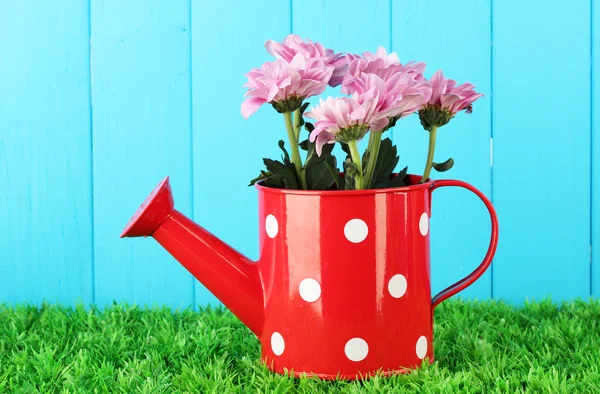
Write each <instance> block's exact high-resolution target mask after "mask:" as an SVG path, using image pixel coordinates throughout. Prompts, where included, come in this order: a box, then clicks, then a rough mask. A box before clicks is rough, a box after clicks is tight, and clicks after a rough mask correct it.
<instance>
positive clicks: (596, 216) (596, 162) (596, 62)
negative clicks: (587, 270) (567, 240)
mask: <svg viewBox="0 0 600 394" xmlns="http://www.w3.org/2000/svg"><path fill="white" fill-rule="evenodd" d="M591 22H592V36H591V40H592V47H591V48H592V67H593V68H592V75H591V77H592V81H591V82H592V84H591V89H592V92H591V93H592V106H591V110H592V111H591V121H592V122H591V123H592V124H591V126H592V130H591V137H592V138H591V141H592V145H591V151H592V173H591V179H592V195H591V198H592V200H591V202H592V204H591V208H592V220H591V222H592V232H591V236H592V237H591V238H592V240H591V243H592V250H591V252H592V253H591V254H592V295H594V296H596V297H597V296H598V295H599V294H600V83H599V81H600V28H599V27H598V26H599V24H600V7H598V5H594V4H592V19H591Z"/></svg>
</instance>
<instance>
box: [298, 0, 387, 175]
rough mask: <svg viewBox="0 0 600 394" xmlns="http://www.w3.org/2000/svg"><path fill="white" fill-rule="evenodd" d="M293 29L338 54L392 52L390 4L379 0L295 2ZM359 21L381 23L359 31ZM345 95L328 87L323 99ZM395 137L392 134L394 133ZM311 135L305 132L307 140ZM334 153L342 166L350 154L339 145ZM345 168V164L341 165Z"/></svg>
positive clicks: (364, 142) (313, 103)
mask: <svg viewBox="0 0 600 394" xmlns="http://www.w3.org/2000/svg"><path fill="white" fill-rule="evenodd" d="M292 17H293V18H292V19H293V20H292V28H293V31H294V33H295V34H298V35H300V36H301V37H302V38H304V39H310V40H312V41H318V42H320V43H322V44H323V45H324V46H325V48H331V49H333V50H334V51H336V52H338V53H346V52H349V53H353V54H362V53H363V52H372V53H374V52H376V51H377V48H378V47H379V46H383V47H385V48H386V49H387V50H388V51H389V49H390V31H391V29H390V26H391V25H390V2H389V1H387V0H376V1H372V2H371V3H369V6H368V7H365V6H364V2H361V1H359V0H348V1H343V0H328V1H319V0H309V1H295V2H293V10H292ZM358 21H377V22H376V23H369V27H368V28H358V29H357V28H356V26H357V25H356V23H358ZM328 96H332V97H341V96H344V95H343V94H342V93H341V92H340V87H339V86H338V87H327V89H326V90H325V92H323V93H322V94H321V95H320V96H319V97H322V98H323V99H326V98H327V97H328ZM319 97H313V98H311V99H309V100H308V101H309V102H310V103H311V107H310V108H312V107H314V106H316V105H317V104H318V103H319ZM390 134H391V133H390ZM307 136H308V133H306V132H305V134H304V137H305V138H306V137H307ZM367 141H368V139H363V140H362V141H361V142H360V144H359V148H360V150H361V152H364V150H365V149H366V147H367ZM333 152H334V154H335V155H336V157H337V158H338V163H342V162H343V161H344V159H345V157H346V154H345V153H344V152H343V151H342V150H341V149H340V148H339V146H336V147H335V149H334V151H333ZM338 167H339V168H340V169H341V164H339V165H338Z"/></svg>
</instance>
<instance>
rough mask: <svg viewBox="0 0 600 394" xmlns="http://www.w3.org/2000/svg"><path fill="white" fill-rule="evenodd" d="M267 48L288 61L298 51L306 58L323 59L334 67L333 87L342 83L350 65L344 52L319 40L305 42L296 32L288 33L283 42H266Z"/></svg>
mask: <svg viewBox="0 0 600 394" xmlns="http://www.w3.org/2000/svg"><path fill="white" fill-rule="evenodd" d="M265 48H266V49H267V52H269V53H270V54H271V55H273V56H275V57H276V58H278V59H284V60H286V61H287V62H291V61H292V59H293V58H294V56H296V55H297V54H298V53H301V54H302V55H303V56H304V58H306V59H322V60H323V62H324V63H325V65H327V66H333V67H334V70H333V73H332V75H331V79H330V80H329V81H328V84H329V86H331V87H335V86H338V85H339V84H340V83H342V79H343V77H344V73H345V72H346V69H347V66H348V65H347V63H346V58H345V56H344V55H343V54H341V53H335V52H334V51H333V50H332V49H325V47H324V46H323V44H321V43H318V42H313V41H311V40H307V42H305V41H304V40H302V38H300V37H299V36H297V35H296V34H290V35H288V36H287V37H286V38H285V39H284V40H283V43H280V42H277V41H274V40H268V41H267V42H266V43H265Z"/></svg>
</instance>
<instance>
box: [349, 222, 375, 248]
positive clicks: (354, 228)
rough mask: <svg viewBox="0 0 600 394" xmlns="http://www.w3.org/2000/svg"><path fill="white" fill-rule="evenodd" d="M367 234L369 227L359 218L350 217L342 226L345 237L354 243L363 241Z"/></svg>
mask: <svg viewBox="0 0 600 394" xmlns="http://www.w3.org/2000/svg"><path fill="white" fill-rule="evenodd" d="M367 234H369V228H368V227H367V223H365V222H364V220H361V219H352V220H350V221H349V222H348V223H346V226H345V227H344V235H345V236H346V239H347V240H348V241H350V242H352V243H355V244H356V243H359V242H362V241H364V240H365V238H367Z"/></svg>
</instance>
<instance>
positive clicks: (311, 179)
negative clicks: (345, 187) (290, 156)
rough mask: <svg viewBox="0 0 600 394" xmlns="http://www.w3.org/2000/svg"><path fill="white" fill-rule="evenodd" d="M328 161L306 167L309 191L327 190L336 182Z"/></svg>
mask: <svg viewBox="0 0 600 394" xmlns="http://www.w3.org/2000/svg"><path fill="white" fill-rule="evenodd" d="M328 166H329V164H328V162H327V161H322V162H320V163H318V164H315V165H311V166H307V167H306V188H307V189H308V190H327V189H329V188H330V187H331V185H332V184H333V183H334V182H335V179H334V178H333V176H332V175H331V172H330V171H329V168H328Z"/></svg>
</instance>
